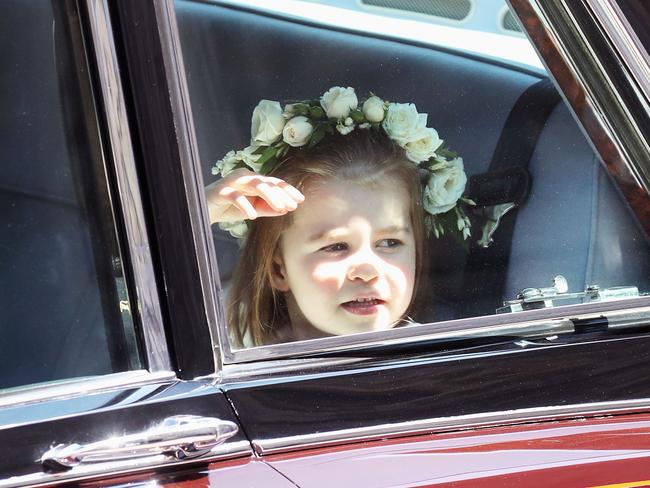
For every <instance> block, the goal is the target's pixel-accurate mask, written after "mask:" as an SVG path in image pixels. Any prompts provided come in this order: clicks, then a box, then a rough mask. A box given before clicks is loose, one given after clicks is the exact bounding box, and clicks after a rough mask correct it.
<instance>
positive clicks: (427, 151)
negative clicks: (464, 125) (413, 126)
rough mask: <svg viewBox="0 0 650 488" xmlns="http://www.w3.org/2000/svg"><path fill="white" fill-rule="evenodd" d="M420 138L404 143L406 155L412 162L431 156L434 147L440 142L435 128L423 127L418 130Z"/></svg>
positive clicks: (424, 159)
mask: <svg viewBox="0 0 650 488" xmlns="http://www.w3.org/2000/svg"><path fill="white" fill-rule="evenodd" d="M419 135H420V138H419V139H417V140H415V141H411V142H408V143H406V145H405V146H404V149H406V157H407V158H409V159H410V160H411V161H413V162H414V163H420V162H422V161H426V160H428V159H429V158H431V157H433V156H434V155H435V153H436V149H438V148H439V147H440V145H441V144H442V139H440V137H438V132H436V130H435V129H429V128H424V129H422V130H421V132H420V134H419Z"/></svg>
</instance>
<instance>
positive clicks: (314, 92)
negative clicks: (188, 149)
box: [176, 0, 650, 322]
mask: <svg viewBox="0 0 650 488" xmlns="http://www.w3.org/2000/svg"><path fill="white" fill-rule="evenodd" d="M305 8H307V7H305ZM176 15H177V19H178V24H179V31H180V35H181V45H182V48H183V56H184V62H185V67H186V73H187V79H188V84H189V88H190V97H191V104H192V110H193V116H194V120H195V126H196V131H197V139H198V144H199V149H200V155H201V161H202V165H203V172H204V173H203V176H204V178H205V181H206V182H210V181H213V179H214V176H212V175H211V174H210V168H211V167H212V166H213V164H214V163H215V162H216V161H217V160H218V159H220V158H221V157H222V156H223V154H224V153H225V152H226V151H227V150H228V149H229V148H232V147H243V146H245V145H247V144H248V139H249V137H250V136H249V133H248V130H249V125H250V122H249V120H248V117H249V116H250V113H251V112H252V108H253V107H254V106H255V105H256V104H257V102H258V100H259V99H261V98H266V99H270V100H278V101H283V100H287V99H292V100H295V99H301V98H313V97H315V96H318V94H321V93H323V92H325V91H326V90H327V89H328V88H329V87H331V86H337V85H338V86H352V87H355V89H356V90H357V92H358V93H359V94H360V95H361V96H362V94H365V93H367V92H369V91H373V93H375V94H378V95H379V96H381V97H383V98H385V99H388V100H391V101H396V102H407V101H412V102H413V103H415V104H416V106H417V108H418V111H420V112H426V113H428V114H429V119H428V120H429V124H430V125H431V126H433V127H435V128H436V130H437V131H438V133H439V134H440V136H441V137H442V138H443V139H444V140H445V141H446V144H447V145H448V147H449V148H450V149H451V150H453V151H456V152H458V153H459V154H460V155H461V156H462V157H463V160H464V164H465V171H466V172H467V174H468V176H469V177H470V185H469V186H470V189H471V181H473V180H474V179H477V178H478V179H477V180H476V181H485V178H486V176H487V177H488V181H489V183H490V187H491V188H492V193H493V194H492V195H488V196H487V200H495V199H496V201H499V199H500V198H501V201H507V200H508V198H509V197H508V195H509V193H508V192H509V191H510V193H512V189H510V190H509V189H508V187H509V186H512V185H513V184H514V185H520V186H521V185H524V183H523V182H522V183H519V180H513V179H512V178H511V177H510V176H509V174H510V173H509V171H507V169H508V168H509V166H510V165H513V166H517V167H519V168H520V169H521V168H523V169H524V170H527V173H528V175H529V176H528V177H527V178H526V181H527V182H528V183H526V185H527V186H529V188H526V192H525V193H526V194H525V195H523V196H524V198H523V199H522V200H523V201H522V202H521V205H520V207H519V208H518V209H517V210H516V211H515V212H513V214H514V219H511V223H510V229H508V228H506V227H507V226H504V228H501V227H499V228H497V230H496V232H495V234H494V236H493V239H494V241H495V244H494V245H493V246H490V247H488V248H487V249H479V248H478V246H476V245H475V244H474V245H470V246H469V248H468V249H466V248H465V246H462V245H459V244H458V243H457V242H455V241H454V240H453V239H451V238H442V239H436V238H435V237H432V238H431V239H430V242H429V251H430V265H429V273H428V283H427V286H428V289H427V291H426V296H427V303H426V304H425V307H424V309H425V311H426V312H425V314H424V315H425V316H424V317H421V318H420V321H427V322H434V321H440V320H451V319H458V318H463V317H472V316H480V315H490V314H493V313H495V310H496V309H497V308H499V307H501V306H502V302H503V301H504V300H510V299H514V298H515V297H516V296H517V294H518V293H519V292H520V291H521V290H522V289H524V288H528V287H546V286H550V284H551V280H552V279H553V278H554V276H556V275H562V276H564V277H565V278H566V280H567V282H568V285H569V290H570V291H583V290H584V289H585V288H586V287H587V286H589V285H594V284H595V285H598V286H600V287H601V288H605V287H614V286H628V285H632V286H637V287H638V288H639V290H640V291H641V292H645V291H646V290H648V280H650V273H648V271H650V269H649V265H650V262H649V257H650V255H649V254H648V239H647V236H645V235H644V233H643V231H642V230H641V228H640V226H639V225H638V222H637V221H636V219H635V217H634V215H633V214H632V212H631V211H630V209H629V207H628V206H627V203H626V201H625V199H624V197H623V196H622V195H621V193H620V192H619V191H618V189H617V188H616V186H615V185H614V183H613V181H612V179H611V178H610V176H609V174H608V173H607V171H606V169H605V167H604V166H603V165H602V163H601V162H600V161H599V158H598V156H597V155H596V154H595V153H594V151H593V149H592V148H591V146H590V144H589V143H588V141H587V140H586V138H585V136H584V135H583V133H582V132H581V130H580V128H579V126H578V124H577V123H576V121H575V120H574V118H573V117H572V114H571V113H570V111H569V109H568V108H567V106H566V105H565V103H564V102H563V101H561V100H560V99H559V97H558V95H557V92H556V90H555V89H554V88H551V89H550V90H549V89H548V88H547V89H546V90H543V91H542V92H541V93H539V94H537V95H534V96H536V97H537V100H536V101H535V103H537V104H538V105H541V106H543V107H544V109H545V111H544V110H542V112H544V113H543V115H542V116H540V115H538V114H536V112H535V107H531V104H530V103H523V104H522V100H524V101H525V97H526V96H530V91H531V87H534V86H535V85H539V84H540V82H542V84H546V85H547V87H548V86H552V85H551V84H550V82H549V81H548V77H547V75H546V73H544V72H543V71H537V70H535V69H532V68H524V67H521V66H517V65H515V64H514V63H512V64H508V63H506V62H503V61H496V60H491V59H485V58H480V57H478V56H477V55H472V54H467V53H463V52H460V51H453V50H450V49H440V48H435V47H431V46H429V45H424V44H418V43H413V42H406V41H402V40H395V39H390V38H383V37H382V36H380V35H367V34H359V33H355V32H350V31H345V30H338V29H336V28H334V27H326V26H322V25H314V24H310V23H309V22H304V21H297V20H293V19H292V20H289V19H286V18H282V17H280V16H276V15H272V14H265V13H260V12H255V11H252V10H249V9H246V8H239V7H231V6H223V5H218V4H214V3H210V2H202V1H188V0H177V1H176ZM544 80H547V81H546V83H544ZM527 92H528V93H527ZM518 102H519V104H518ZM540 117H541V120H539V119H540ZM535 118H536V119H538V120H536V121H535V120H533V123H532V124H529V123H527V121H528V120H530V119H535ZM535 122H536V123H537V124H538V125H539V128H535V127H534V125H535ZM513 124H514V125H521V127H516V129H517V130H515V131H514V132H513V131H512V126H513ZM508 131H510V132H508ZM522 140H524V141H525V142H523V143H522ZM522 145H523V146H526V145H529V146H530V147H528V148H524V149H523V150H521V148H520V146H522ZM526 152H528V154H526ZM508 156H509V157H510V158H509V159H510V161H506V162H504V161H496V164H495V161H493V159H494V158H496V159H499V158H506V159H507V158H508ZM513 156H514V157H513ZM517 157H519V158H529V159H528V161H527V162H526V161H523V162H522V161H518V160H517ZM495 168H497V170H498V171H495ZM481 178H483V179H481ZM500 179H501V180H503V181H500ZM513 182H514V183H513ZM519 190H521V188H520V189H519ZM519 190H517V189H515V190H514V191H515V193H516V192H517V191H519ZM495 192H496V193H497V195H494V193H495ZM499 192H503V195H498V193H499ZM469 196H470V197H474V195H472V193H470V195H469ZM504 198H505V200H503V199H504ZM482 199H484V200H485V195H483V196H482ZM487 200H485V201H487ZM477 203H478V204H479V205H478V207H481V203H482V202H481V201H478V202H477ZM510 217H511V216H506V218H510ZM504 220H505V219H504ZM476 222H478V225H476V226H475V228H474V229H473V240H477V239H478V238H479V237H480V236H481V228H480V225H481V221H480V219H479V220H477V221H476ZM213 227H214V238H215V245H216V249H217V256H218V260H219V269H220V274H221V279H222V283H225V284H226V286H227V282H228V277H229V274H230V273H231V272H232V267H233V265H234V263H235V262H236V259H237V255H238V246H237V244H236V242H235V240H234V239H233V238H231V237H230V236H229V235H227V234H226V233H224V232H222V231H219V230H218V228H217V226H213ZM499 240H502V241H504V242H507V243H508V245H509V247H510V250H509V253H508V254H507V255H506V257H505V259H504V258H503V256H502V255H499V257H497V258H493V257H492V255H493V254H498V253H499V251H498V247H499ZM475 255H478V256H479V259H477V258H476V256H475ZM486 260H487V261H488V262H490V261H491V262H490V264H489V265H488V266H486V265H485V264H484V261H486Z"/></svg>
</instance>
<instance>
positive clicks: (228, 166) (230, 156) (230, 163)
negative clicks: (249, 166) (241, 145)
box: [212, 151, 239, 176]
mask: <svg viewBox="0 0 650 488" xmlns="http://www.w3.org/2000/svg"><path fill="white" fill-rule="evenodd" d="M237 163H239V159H238V158H237V155H236V154H235V151H228V153H226V155H225V156H224V157H223V159H220V160H219V161H217V164H215V165H214V167H213V168H212V174H213V175H221V176H227V175H228V174H229V173H232V172H233V171H234V170H235V166H236V165H237Z"/></svg>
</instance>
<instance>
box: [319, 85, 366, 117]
mask: <svg viewBox="0 0 650 488" xmlns="http://www.w3.org/2000/svg"><path fill="white" fill-rule="evenodd" d="M320 104H321V106H322V107H323V109H324V110H325V113H326V114H327V116H328V117H329V118H331V119H341V118H343V117H347V116H348V115H350V111H351V110H356V108H357V106H358V105H359V100H358V99H357V95H356V93H354V88H350V87H348V88H343V87H340V86H334V87H332V88H330V89H329V90H327V91H326V92H325V93H324V94H323V96H322V97H321V98H320Z"/></svg>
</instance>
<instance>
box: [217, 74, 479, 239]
mask: <svg viewBox="0 0 650 488" xmlns="http://www.w3.org/2000/svg"><path fill="white" fill-rule="evenodd" d="M356 129H359V130H382V131H384V132H385V134H386V135H387V136H388V137H389V138H390V139H391V140H392V141H394V142H395V143H397V144H398V145H399V146H401V147H402V148H404V150H405V153H406V157H407V158H408V159H409V160H410V161H412V162H413V164H415V165H416V166H417V167H418V168H420V169H421V170H424V171H426V173H427V178H426V184H425V186H424V190H423V201H422V206H423V208H424V210H425V211H426V212H427V215H426V217H425V225H426V227H427V229H428V230H430V231H431V232H433V233H434V235H435V236H436V237H440V236H441V235H443V234H445V232H448V233H452V234H455V235H457V236H458V237H460V238H461V239H462V240H465V239H467V238H469V236H470V234H471V232H470V221H469V218H468V217H467V214H466V213H465V211H464V208H463V206H462V205H460V203H464V204H466V205H474V202H472V201H471V200H470V199H468V198H464V197H463V193H464V191H465V186H466V184H467V175H466V174H465V170H464V168H463V160H462V158H460V157H458V155H457V154H456V153H454V152H451V151H449V150H447V149H446V148H445V147H444V146H443V140H442V139H440V138H439V137H438V133H437V132H436V130H435V129H433V128H430V127H427V114H423V113H418V111H417V109H416V108H415V105H414V104H412V103H392V102H388V101H386V100H382V99H381V98H379V97H378V96H376V95H374V94H372V93H371V94H370V95H369V96H368V98H366V99H365V100H361V101H359V99H358V98H357V95H356V93H355V91H354V89H353V88H350V87H348V88H343V87H340V86H335V87H332V88H330V89H329V90H327V91H326V92H325V93H324V94H323V95H322V96H321V97H320V99H315V100H303V101H298V102H294V103H289V104H287V105H285V106H284V109H283V108H282V106H281V105H280V102H275V101H271V100H261V101H260V102H259V103H258V104H257V107H255V109H254V110H253V117H252V121H251V143H250V145H249V146H248V147H246V148H244V149H241V150H238V151H234V150H233V151H229V152H228V153H227V154H226V155H225V156H224V157H223V159H221V160H219V161H217V163H216V164H215V166H214V167H213V168H212V174H214V175H220V176H222V177H223V176H226V175H228V174H229V173H231V172H232V171H234V170H235V169H239V168H249V169H252V170H253V171H255V172H256V173H260V174H262V175H266V174H269V173H270V172H271V171H272V170H273V169H274V168H275V167H276V166H277V165H278V164H281V163H282V161H283V159H284V157H285V156H286V155H287V154H288V152H289V150H290V149H291V148H298V149H297V150H304V149H305V148H311V147H314V146H315V145H317V144H318V143H319V142H320V141H321V140H322V139H323V138H324V137H325V136H326V135H327V134H333V133H334V132H335V131H336V132H338V133H340V134H342V135H347V134H349V133H350V132H352V131H353V130H356ZM219 227H221V228H222V229H223V230H227V231H228V232H230V233H231V234H232V235H233V236H234V237H237V238H243V237H245V235H246V231H247V229H248V227H247V224H246V222H245V221H239V222H221V223H219Z"/></svg>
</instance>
